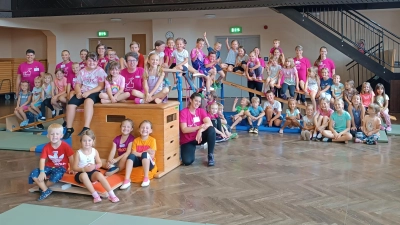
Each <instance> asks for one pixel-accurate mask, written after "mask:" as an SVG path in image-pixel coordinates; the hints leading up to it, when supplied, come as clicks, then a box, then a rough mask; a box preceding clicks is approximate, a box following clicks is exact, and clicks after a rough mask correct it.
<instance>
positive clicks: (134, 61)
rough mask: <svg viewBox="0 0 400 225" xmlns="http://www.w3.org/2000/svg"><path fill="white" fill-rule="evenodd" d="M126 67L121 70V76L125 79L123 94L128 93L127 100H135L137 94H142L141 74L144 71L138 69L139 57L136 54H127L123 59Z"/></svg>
mask: <svg viewBox="0 0 400 225" xmlns="http://www.w3.org/2000/svg"><path fill="white" fill-rule="evenodd" d="M124 59H125V61H126V64H127V67H126V68H125V69H123V70H121V75H122V76H123V77H125V89H124V92H128V93H130V96H129V98H128V99H129V100H135V98H136V97H135V95H134V94H137V93H138V92H140V93H143V91H144V89H143V73H144V69H143V68H141V67H138V62H139V55H138V54H137V53H136V52H128V53H126V55H125V57H124Z"/></svg>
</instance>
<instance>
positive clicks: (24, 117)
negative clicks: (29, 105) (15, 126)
mask: <svg viewBox="0 0 400 225" xmlns="http://www.w3.org/2000/svg"><path fill="white" fill-rule="evenodd" d="M19 115H20V116H21V117H22V119H23V120H27V118H26V114H25V112H24V109H23V108H19Z"/></svg>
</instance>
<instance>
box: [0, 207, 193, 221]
mask: <svg viewBox="0 0 400 225" xmlns="http://www.w3.org/2000/svg"><path fill="white" fill-rule="evenodd" d="M99 204H106V203H105V202H102V203H99ZM115 204H118V203H115ZM44 214H45V216H43V217H40V216H39V215H44ZM21 215H23V216H21ZM32 218H36V219H32ZM39 218H41V219H39ZM66 218H68V219H66ZM0 221H1V224H4V225H21V224H29V225H54V224H57V225H74V224H79V225H110V224H113V225H125V224H141V225H154V224H157V225H198V224H200V223H190V222H182V221H174V220H164V219H154V218H146V217H139V216H129V215H121V214H115V213H106V212H95V211H87V210H79V209H66V208H57V207H49V206H40V205H30V204H21V205H19V206H17V207H15V208H13V209H11V210H9V211H7V212H4V213H2V214H0Z"/></svg>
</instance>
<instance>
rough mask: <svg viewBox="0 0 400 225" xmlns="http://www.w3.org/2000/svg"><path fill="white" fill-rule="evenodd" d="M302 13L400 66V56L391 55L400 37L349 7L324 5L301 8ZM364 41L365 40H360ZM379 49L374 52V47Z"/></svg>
mask: <svg viewBox="0 0 400 225" xmlns="http://www.w3.org/2000/svg"><path fill="white" fill-rule="evenodd" d="M298 9H299V11H301V12H302V14H303V16H305V17H308V18H309V19H312V20H314V21H315V22H316V23H318V24H320V25H321V26H323V27H325V28H326V29H327V30H329V31H330V32H332V33H333V34H335V35H336V36H338V37H339V38H341V39H342V41H343V42H346V43H347V44H350V45H353V46H354V47H355V48H358V49H359V50H360V51H361V52H364V54H365V55H367V56H368V57H370V58H371V59H373V60H374V61H376V62H377V63H379V64H380V65H382V66H383V67H386V68H387V69H390V70H391V71H394V68H395V67H397V65H399V63H398V62H399V61H400V58H399V55H398V54H397V55H395V56H394V57H393V55H394V54H389V52H392V51H393V50H395V51H396V52H397V53H398V52H399V50H400V38H399V37H398V36H397V35H395V34H393V33H392V32H390V31H388V30H387V29H385V28H383V27H382V26H380V25H379V24H377V23H376V22H374V21H372V20H370V19H368V18H367V17H365V16H364V15H362V14H361V13H359V12H357V11H355V10H353V9H351V8H350V7H348V6H343V5H341V6H321V7H303V8H298ZM361 40H363V42H360V41H361ZM376 45H378V46H377V47H376V48H378V49H379V51H375V50H376V48H374V46H376Z"/></svg>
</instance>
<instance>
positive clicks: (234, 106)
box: [232, 98, 238, 112]
mask: <svg viewBox="0 0 400 225" xmlns="http://www.w3.org/2000/svg"><path fill="white" fill-rule="evenodd" d="M237 102H238V98H235V100H234V101H233V106H232V111H233V112H236V104H237Z"/></svg>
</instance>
